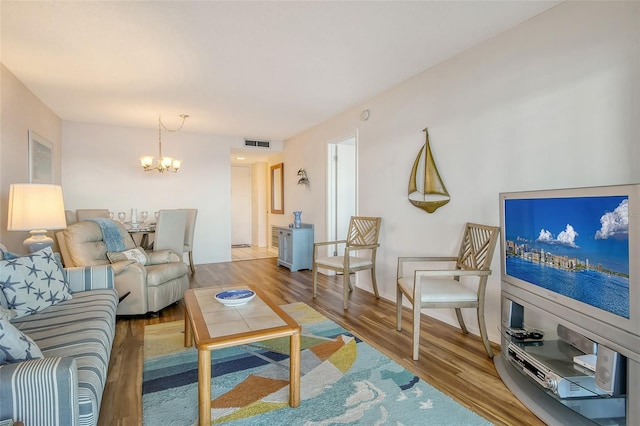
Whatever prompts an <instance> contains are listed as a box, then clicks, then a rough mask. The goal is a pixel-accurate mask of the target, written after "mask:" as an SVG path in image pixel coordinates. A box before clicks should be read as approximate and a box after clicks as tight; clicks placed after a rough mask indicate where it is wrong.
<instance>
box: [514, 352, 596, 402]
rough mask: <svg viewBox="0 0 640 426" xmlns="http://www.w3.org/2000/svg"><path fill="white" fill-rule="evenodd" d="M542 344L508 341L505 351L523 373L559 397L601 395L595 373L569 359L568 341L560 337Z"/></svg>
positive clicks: (570, 356)
mask: <svg viewBox="0 0 640 426" xmlns="http://www.w3.org/2000/svg"><path fill="white" fill-rule="evenodd" d="M544 346H545V347H544V348H543V347H526V346H520V345H518V344H514V343H510V344H509V346H508V348H507V355H508V357H509V359H510V360H511V361H512V362H513V363H515V364H516V365H517V366H519V367H520V368H521V369H522V371H523V372H524V373H525V374H527V375H528V376H529V377H531V378H532V379H533V380H535V381H536V382H537V383H538V384H539V385H540V386H542V387H543V388H545V389H549V390H550V391H551V392H553V393H554V394H556V395H558V396H559V397H560V398H577V397H590V396H596V395H604V392H603V391H601V390H600V389H598V388H597V387H596V384H595V375H594V374H593V373H592V372H590V371H588V370H587V369H585V368H581V367H579V366H577V365H575V364H574V363H573V356H574V355H572V354H571V351H569V353H567V350H566V347H569V345H567V344H566V343H564V342H561V341H545V342H544ZM565 346H566V347H565ZM571 350H575V349H574V348H571ZM567 358H568V359H567Z"/></svg>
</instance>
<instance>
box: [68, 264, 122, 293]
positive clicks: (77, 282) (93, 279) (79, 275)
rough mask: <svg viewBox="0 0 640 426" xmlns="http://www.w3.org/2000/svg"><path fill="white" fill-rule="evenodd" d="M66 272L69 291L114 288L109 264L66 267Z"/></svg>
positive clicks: (111, 269)
mask: <svg viewBox="0 0 640 426" xmlns="http://www.w3.org/2000/svg"><path fill="white" fill-rule="evenodd" d="M66 273H67V280H68V282H69V290H70V291H71V293H78V292H81V291H88V290H103V289H110V288H114V282H113V275H114V272H113V268H112V267H111V265H99V266H78V267H73V268H67V269H66Z"/></svg>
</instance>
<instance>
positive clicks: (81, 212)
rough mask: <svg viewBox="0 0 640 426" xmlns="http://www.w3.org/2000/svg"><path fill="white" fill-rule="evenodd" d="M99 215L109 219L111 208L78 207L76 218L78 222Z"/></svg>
mask: <svg viewBox="0 0 640 426" xmlns="http://www.w3.org/2000/svg"><path fill="white" fill-rule="evenodd" d="M97 217H103V218H107V219H109V217H110V216H109V209H76V220H77V221H78V222H81V221H83V220H87V219H95V218H97Z"/></svg>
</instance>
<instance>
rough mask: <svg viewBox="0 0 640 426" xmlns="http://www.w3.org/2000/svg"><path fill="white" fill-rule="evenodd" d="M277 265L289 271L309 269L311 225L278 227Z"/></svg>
mask: <svg viewBox="0 0 640 426" xmlns="http://www.w3.org/2000/svg"><path fill="white" fill-rule="evenodd" d="M278 265H281V266H286V267H287V268H289V269H290V270H291V271H298V270H300V269H311V267H312V265H313V225H311V224H309V223H302V224H301V225H300V228H289V227H279V228H278Z"/></svg>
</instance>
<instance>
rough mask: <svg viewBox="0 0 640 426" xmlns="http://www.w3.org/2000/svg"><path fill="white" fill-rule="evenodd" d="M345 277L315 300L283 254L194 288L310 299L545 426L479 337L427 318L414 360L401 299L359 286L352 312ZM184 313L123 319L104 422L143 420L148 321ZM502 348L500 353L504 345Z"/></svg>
mask: <svg viewBox="0 0 640 426" xmlns="http://www.w3.org/2000/svg"><path fill="white" fill-rule="evenodd" d="M341 278H342V277H327V276H324V275H321V274H320V275H319V286H318V297H317V299H313V298H312V295H311V286H312V276H311V271H298V272H290V271H289V270H288V269H286V268H284V267H278V266H276V259H274V258H266V259H258V260H248V261H239V262H228V263H216V264H208V265H196V273H195V275H194V276H193V277H192V278H191V283H190V285H191V287H192V288H198V287H216V286H224V285H230V284H241V283H253V284H255V285H258V286H260V287H261V288H262V289H263V290H264V291H265V292H266V293H267V294H268V295H269V297H271V298H272V300H274V301H275V302H276V303H278V304H285V303H293V302H304V303H306V304H308V305H309V306H311V307H313V308H314V309H316V310H317V311H319V312H321V313H322V314H323V315H325V316H326V317H328V318H330V319H331V320H333V321H335V322H336V323H338V324H340V325H341V326H343V327H344V328H346V329H348V330H350V331H351V332H353V333H354V334H356V335H357V336H358V337H360V338H362V340H364V341H365V342H367V343H369V344H370V345H372V346H374V347H375V348H377V349H378V350H379V351H381V352H382V353H384V354H386V355H387V356H389V357H390V358H392V359H394V360H395V361H396V362H398V363H399V364H400V365H402V366H403V367H405V368H407V369H408V370H410V371H412V372H413V373H414V374H416V375H418V376H419V377H420V378H422V379H424V380H425V381H427V382H428V383H430V384H431V385H433V386H434V387H436V388H438V389H439V390H440V391H442V392H444V393H445V394H447V395H449V396H451V397H452V398H453V399H455V400H456V401H458V402H459V403H460V404H462V405H464V406H466V407H468V408H469V409H471V410H473V411H475V412H476V413H478V414H479V415H481V416H482V417H484V418H486V419H487V420H489V421H491V422H493V423H494V424H497V425H543V423H542V422H541V421H540V420H539V419H538V418H537V417H535V416H534V415H533V414H531V412H530V411H529V410H528V409H527V408H526V407H524V406H523V405H522V404H521V403H520V401H519V400H517V399H516V398H515V396H513V394H512V393H511V392H510V391H509V390H508V389H507V388H506V386H505V385H504V384H503V383H502V381H501V380H500V378H499V377H498V374H497V373H496V371H495V368H494V366H493V361H492V360H490V359H489V358H487V355H486V353H485V351H484V348H483V345H482V342H481V341H480V339H479V338H478V337H476V336H473V335H463V334H462V333H461V332H460V331H459V329H457V328H455V327H452V326H450V325H447V324H445V323H442V322H440V321H437V320H434V319H432V318H430V317H428V316H426V315H423V316H422V327H421V341H420V360H419V361H413V360H412V359H411V334H410V330H411V327H410V312H409V310H408V309H406V308H405V310H404V313H403V331H402V332H397V331H396V325H395V303H394V302H391V301H388V300H384V299H376V298H375V297H374V296H373V295H372V294H371V293H368V292H366V291H364V290H361V289H358V288H356V289H355V290H354V292H353V293H352V294H351V295H350V302H349V309H348V310H347V311H345V310H343V309H342V288H341ZM183 315H184V310H183V306H182V303H181V302H179V303H177V304H174V305H172V306H169V307H167V308H165V309H164V310H162V311H161V312H160V313H159V314H158V315H155V316H147V317H134V318H131V317H128V318H118V321H117V324H116V337H115V341H114V345H113V350H112V353H111V361H110V367H109V375H108V380H107V385H106V388H105V392H104V395H103V398H102V408H101V412H100V420H99V423H98V424H99V425H101V426H107V425H108V426H115V425H141V424H142V403H141V399H142V391H141V389H142V357H143V354H142V350H143V335H144V326H145V325H146V324H154V323H159V322H167V321H175V320H179V319H183ZM495 350H496V356H499V347H497V346H496V347H495ZM193 403H194V404H197V401H195V400H194V401H193ZM416 420H417V422H416V424H421V422H420V421H419V419H416ZM158 426H160V425H158Z"/></svg>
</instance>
